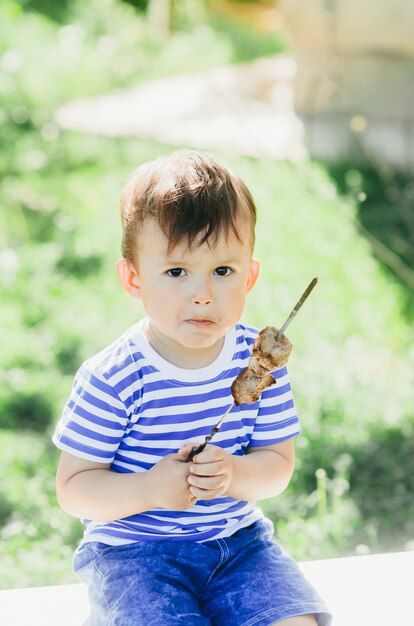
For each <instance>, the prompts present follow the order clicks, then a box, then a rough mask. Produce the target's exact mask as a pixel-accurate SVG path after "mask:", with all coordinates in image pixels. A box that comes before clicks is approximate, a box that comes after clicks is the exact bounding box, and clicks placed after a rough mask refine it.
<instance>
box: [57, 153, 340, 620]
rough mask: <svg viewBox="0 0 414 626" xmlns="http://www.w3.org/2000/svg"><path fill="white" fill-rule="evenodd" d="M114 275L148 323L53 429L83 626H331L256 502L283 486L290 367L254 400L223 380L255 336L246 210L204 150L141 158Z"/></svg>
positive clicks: (251, 220)
mask: <svg viewBox="0 0 414 626" xmlns="http://www.w3.org/2000/svg"><path fill="white" fill-rule="evenodd" d="M121 218H122V226H123V242H122V254H123V258H122V259H121V260H120V261H119V262H118V266H117V270H118V276H119V279H120V281H121V284H122V286H123V287H124V289H125V290H126V291H127V292H128V293H129V294H130V295H131V296H132V297H133V298H137V299H140V300H142V303H143V306H144V309H145V311H146V314H147V317H146V318H145V319H143V320H142V321H140V322H138V324H136V325H134V326H133V327H132V328H130V329H129V330H127V331H126V333H125V334H124V335H122V337H120V338H119V339H118V340H117V341H115V342H114V343H113V344H112V345H110V346H109V347H108V348H106V349H105V350H103V351H102V352H100V353H99V354H97V355H96V356H94V357H92V358H91V359H89V360H87V361H86V362H85V363H84V364H83V366H82V367H81V368H80V370H79V372H78V373H77V376H76V378H75V382H74V386H73V390H72V394H71V396H70V398H69V400H68V402H67V404H66V406H65V409H64V411H63V414H62V417H61V420H60V422H59V424H58V426H57V429H56V432H55V435H54V442H55V444H56V445H57V446H58V448H60V449H61V450H62V455H61V460H60V464H59V468H58V471H57V496H58V500H59V503H60V505H61V507H62V508H63V509H64V510H65V511H67V512H68V513H69V514H71V515H74V516H77V517H81V518H83V521H84V523H85V525H86V530H85V535H84V538H83V540H82V542H81V545H80V547H79V548H78V549H77V551H76V553H75V557H74V571H75V572H76V574H77V575H78V576H79V577H80V579H81V580H82V581H84V582H85V583H86V584H87V585H88V586H89V596H90V603H91V616H90V619H89V621H88V624H89V625H90V626H110V625H115V624H116V625H117V626H141V625H144V624H145V625H151V626H173V625H183V626H184V625H185V626H208V625H210V626H212V625H214V626H242V625H243V626H248V625H249V626H250V625H253V624H254V625H255V626H268V625H271V624H274V623H278V624H279V625H286V626H311V625H312V624H313V625H315V624H319V625H320V626H326V625H329V624H330V620H331V618H330V615H329V613H328V612H327V609H326V607H325V605H324V603H323V601H322V600H321V599H320V598H319V596H318V595H317V593H316V592H315V590H314V589H313V588H312V587H311V586H310V585H309V583H308V582H307V581H306V580H305V579H304V578H303V576H302V574H301V573H300V571H299V569H298V567H297V565H296V564H295V563H294V561H292V559H291V558H290V557H288V556H287V555H286V554H285V553H284V552H283V551H282V550H281V549H280V548H279V546H278V545H277V544H276V543H274V542H272V541H271V535H272V524H271V523H270V521H269V520H267V519H265V518H264V517H263V514H262V513H261V512H260V511H259V510H258V509H257V508H256V506H255V501H256V500H260V499H263V498H269V497H273V496H275V495H277V494H279V493H281V492H282V491H283V490H284V489H285V488H286V486H287V485H288V483H289V480H290V478H291V475H292V471H293V466H294V448H293V437H295V436H296V435H298V433H299V426H298V420H297V417H296V414H295V409H294V405H293V399H292V394H291V389H290V385H289V380H288V375H287V371H286V368H285V367H284V368H281V369H279V370H278V371H277V373H276V379H277V382H276V384H275V385H273V386H272V387H270V388H268V389H266V390H265V391H264V392H263V394H262V396H261V398H260V400H259V401H258V402H256V403H254V404H251V405H249V404H242V405H241V406H239V407H236V406H234V407H233V408H232V410H231V411H230V413H229V414H228V416H227V417H226V419H225V422H224V424H223V425H222V427H221V429H220V431H219V432H218V433H217V434H216V435H215V437H214V439H213V441H212V443H211V444H209V445H208V446H207V447H206V448H205V449H204V450H203V451H202V452H201V453H199V454H197V455H196V456H195V457H194V460H193V461H191V462H187V461H186V459H187V457H188V455H189V453H190V452H191V450H192V448H193V447H194V446H196V445H198V444H200V443H201V442H202V441H203V440H204V437H205V436H206V435H208V434H209V433H210V432H211V429H212V428H213V426H214V425H215V424H216V423H217V422H218V420H219V419H220V417H221V416H222V415H223V414H224V413H225V411H226V409H227V408H228V407H229V406H230V405H231V404H232V402H233V398H232V396H231V392H230V386H231V383H232V381H233V380H234V378H235V377H236V376H237V374H238V373H239V372H240V371H241V369H243V368H244V367H245V366H246V365H247V363H248V360H249V357H250V352H251V347H252V344H253V343H254V340H255V338H256V336H257V332H258V331H257V330H256V329H253V328H251V327H248V326H245V325H243V324H240V323H239V319H240V317H241V315H242V312H243V307H244V303H245V298H246V295H247V294H248V292H249V291H250V290H251V289H252V288H253V286H254V284H255V282H256V280H257V277H258V273H259V262H258V261H257V260H255V259H253V258H252V253H253V246H254V227H255V221H256V209H255V205H254V202H253V199H252V197H251V194H250V192H249V191H248V189H247V188H246V186H245V185H244V183H243V182H242V181H241V180H240V179H239V178H238V177H237V176H236V175H235V174H233V173H232V172H230V171H229V170H228V169H227V168H225V167H224V166H223V165H221V164H220V163H219V162H217V161H216V160H215V159H213V158H212V157H210V156H208V155H204V154H200V153H198V152H194V151H187V150H183V151H178V152H175V153H173V154H171V155H170V156H167V157H163V158H160V159H157V160H156V161H153V162H151V163H148V164H146V165H143V166H141V167H140V168H139V169H138V170H137V171H136V172H135V173H134V175H133V176H132V178H131V180H130V182H129V184H128V185H127V187H126V188H125V190H124V192H123V194H122V197H121Z"/></svg>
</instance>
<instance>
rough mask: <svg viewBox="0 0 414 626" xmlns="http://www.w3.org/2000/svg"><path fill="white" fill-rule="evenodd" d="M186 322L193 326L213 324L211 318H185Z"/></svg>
mask: <svg viewBox="0 0 414 626" xmlns="http://www.w3.org/2000/svg"><path fill="white" fill-rule="evenodd" d="M186 321H187V323H188V324H192V325H193V326H200V327H203V326H211V325H212V324H215V322H214V321H213V320H208V319H194V318H192V319H188V320H186Z"/></svg>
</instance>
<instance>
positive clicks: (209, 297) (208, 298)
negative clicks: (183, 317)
mask: <svg viewBox="0 0 414 626" xmlns="http://www.w3.org/2000/svg"><path fill="white" fill-rule="evenodd" d="M191 302H192V304H211V302H213V294H212V292H211V289H210V288H209V285H208V284H207V282H203V283H202V284H198V285H197V287H196V288H195V289H194V291H193V294H192V296H191Z"/></svg>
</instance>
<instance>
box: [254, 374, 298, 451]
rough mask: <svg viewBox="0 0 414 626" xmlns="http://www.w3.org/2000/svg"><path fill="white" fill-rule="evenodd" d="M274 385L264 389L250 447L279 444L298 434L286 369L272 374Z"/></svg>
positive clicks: (296, 418)
mask: <svg viewBox="0 0 414 626" xmlns="http://www.w3.org/2000/svg"><path fill="white" fill-rule="evenodd" d="M273 375H274V377H275V378H276V383H275V384H274V385H272V386H271V387H268V388H267V389H265V391H264V392H263V393H262V396H261V399H260V406H259V411H258V414H257V419H256V423H255V427H254V430H253V433H252V437H251V440H250V443H249V445H250V446H252V447H253V446H267V445H272V444H275V443H280V442H282V441H285V440H287V439H291V438H292V437H296V436H297V435H299V434H300V426H299V420H298V416H297V414H296V409H295V404H294V401H293V394H292V389H291V386H290V382H289V376H288V372H287V369H286V367H282V368H280V369H278V370H276V372H273Z"/></svg>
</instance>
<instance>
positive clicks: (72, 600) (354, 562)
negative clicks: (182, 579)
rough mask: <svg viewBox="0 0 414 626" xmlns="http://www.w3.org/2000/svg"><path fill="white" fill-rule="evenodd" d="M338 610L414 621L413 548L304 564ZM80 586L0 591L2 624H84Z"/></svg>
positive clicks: (341, 625) (342, 625)
mask: <svg viewBox="0 0 414 626" xmlns="http://www.w3.org/2000/svg"><path fill="white" fill-rule="evenodd" d="M300 567H301V569H302V571H303V572H304V574H305V576H306V577H307V578H308V579H309V580H310V581H311V582H312V584H313V585H314V586H315V587H316V589H318V591H319V592H320V593H321V595H322V596H323V597H324V599H325V601H326V603H327V604H328V606H329V608H330V609H331V611H332V613H333V614H334V621H333V626H371V625H372V626H390V625H392V624H411V623H412V620H413V600H412V594H413V591H412V586H413V583H412V581H413V572H414V551H409V552H398V553H393V554H378V555H370V556H356V557H344V558H338V559H328V560H324V561H309V562H306V563H301V564H300ZM87 615H88V598H87V590H86V587H84V586H83V585H80V584H74V585H59V586H55V587H34V588H30V589H10V590H3V591H0V624H1V626H81V625H82V623H83V621H84V620H85V619H86V617H87Z"/></svg>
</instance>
